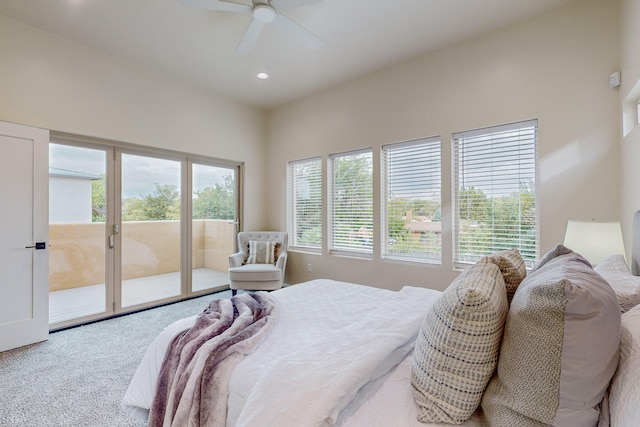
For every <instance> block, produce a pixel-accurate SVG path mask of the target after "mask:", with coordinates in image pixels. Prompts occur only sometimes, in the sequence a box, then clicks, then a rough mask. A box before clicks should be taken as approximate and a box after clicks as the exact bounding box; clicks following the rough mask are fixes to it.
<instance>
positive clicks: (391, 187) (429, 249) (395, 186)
mask: <svg viewBox="0 0 640 427" xmlns="http://www.w3.org/2000/svg"><path fill="white" fill-rule="evenodd" d="M440 146H441V144H440V138H430V139H420V140H416V141H409V142H403V143H397V144H390V145H385V146H383V147H382V192H383V194H382V203H383V207H382V213H383V218H384V219H383V234H382V235H383V238H382V248H383V249H382V256H383V257H385V258H394V259H406V260H414V261H427V262H435V263H439V262H441V259H442V222H441V196H440V194H441V193H440V181H441V166H440V158H441V156H440Z"/></svg>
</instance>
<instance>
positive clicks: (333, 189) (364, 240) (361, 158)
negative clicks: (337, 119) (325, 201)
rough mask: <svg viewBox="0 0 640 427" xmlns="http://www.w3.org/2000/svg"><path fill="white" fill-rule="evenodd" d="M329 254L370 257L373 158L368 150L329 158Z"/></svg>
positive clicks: (371, 245) (371, 246)
mask: <svg viewBox="0 0 640 427" xmlns="http://www.w3.org/2000/svg"><path fill="white" fill-rule="evenodd" d="M328 169H329V171H330V173H329V176H330V177H331V185H330V194H331V195H330V209H329V212H330V215H331V220H330V224H331V228H330V230H329V234H330V238H329V241H330V244H331V250H332V251H337V252H340V251H346V252H352V253H360V254H362V255H370V254H372V253H373V250H372V249H373V156H372V152H371V150H364V151H358V152H350V153H342V154H334V155H331V156H329V167H328Z"/></svg>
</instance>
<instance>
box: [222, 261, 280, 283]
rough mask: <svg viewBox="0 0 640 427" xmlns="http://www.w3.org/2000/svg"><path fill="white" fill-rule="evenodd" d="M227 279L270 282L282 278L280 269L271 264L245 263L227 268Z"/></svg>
mask: <svg viewBox="0 0 640 427" xmlns="http://www.w3.org/2000/svg"><path fill="white" fill-rule="evenodd" d="M229 279H230V280H233V281H238V282H270V281H273V280H281V279H282V270H280V269H279V268H278V267H276V266H275V265H273V264H245V265H243V266H240V267H232V268H230V269H229Z"/></svg>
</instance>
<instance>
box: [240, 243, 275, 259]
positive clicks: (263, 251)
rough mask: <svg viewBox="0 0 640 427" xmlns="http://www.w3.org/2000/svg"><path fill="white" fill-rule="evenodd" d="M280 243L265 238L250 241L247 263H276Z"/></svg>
mask: <svg viewBox="0 0 640 427" xmlns="http://www.w3.org/2000/svg"><path fill="white" fill-rule="evenodd" d="M279 246H280V243H276V242H269V241H263V240H250V241H249V257H248V258H247V261H246V263H245V264H275V263H276V260H277V259H278V255H277V250H278V247H279Z"/></svg>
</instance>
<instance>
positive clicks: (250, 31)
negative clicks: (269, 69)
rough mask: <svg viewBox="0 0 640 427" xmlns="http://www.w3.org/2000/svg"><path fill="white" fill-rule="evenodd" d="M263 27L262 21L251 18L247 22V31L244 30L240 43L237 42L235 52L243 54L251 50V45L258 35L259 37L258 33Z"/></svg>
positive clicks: (254, 43) (253, 44)
mask: <svg viewBox="0 0 640 427" xmlns="http://www.w3.org/2000/svg"><path fill="white" fill-rule="evenodd" d="M263 28H264V22H260V21H258V20H257V19H253V20H252V21H251V23H250V24H249V27H248V28H247V31H245V32H244V35H243V36H242V39H241V40H240V43H238V47H236V53H238V54H240V55H244V54H247V53H249V52H251V50H252V49H253V47H254V46H255V45H256V42H257V41H258V37H260V33H261V32H262V29H263Z"/></svg>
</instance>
